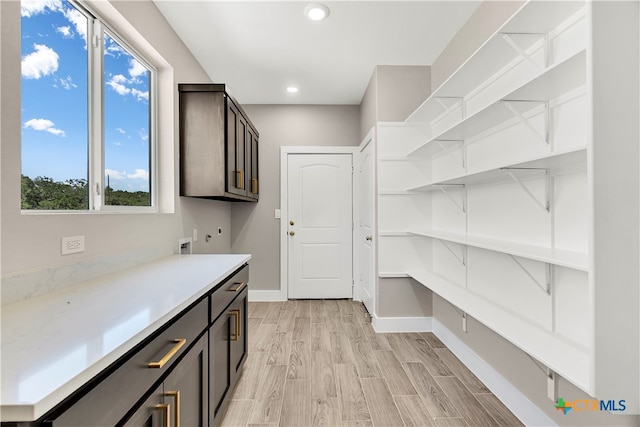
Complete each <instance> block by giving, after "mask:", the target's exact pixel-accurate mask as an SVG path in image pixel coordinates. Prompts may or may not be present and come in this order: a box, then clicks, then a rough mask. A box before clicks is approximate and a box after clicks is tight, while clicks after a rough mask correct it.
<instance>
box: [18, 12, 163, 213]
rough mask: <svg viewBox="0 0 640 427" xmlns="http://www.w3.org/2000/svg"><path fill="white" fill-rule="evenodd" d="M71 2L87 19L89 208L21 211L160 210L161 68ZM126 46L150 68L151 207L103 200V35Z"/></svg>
mask: <svg viewBox="0 0 640 427" xmlns="http://www.w3.org/2000/svg"><path fill="white" fill-rule="evenodd" d="M69 3H70V4H71V5H72V6H73V7H75V8H76V9H77V10H78V11H79V12H80V13H82V14H83V15H84V16H85V17H86V18H87V55H88V59H87V61H88V67H87V78H88V85H87V97H88V100H87V109H88V111H87V120H88V141H87V144H88V159H87V161H88V173H87V191H88V199H89V206H88V209H87V210H84V209H83V210H67V209H56V210H45V209H42V210H41V209H29V210H22V211H21V212H22V213H26V214H43V213H54V214H66V213H157V212H158V182H159V180H158V170H157V169H158V160H157V151H158V147H157V144H158V137H157V135H158V129H157V114H158V106H157V99H158V89H157V88H158V70H157V69H156V67H154V66H153V65H152V64H151V63H150V62H149V61H148V60H146V59H145V58H144V57H143V56H142V55H141V54H140V53H138V52H137V50H136V49H134V48H133V47H132V46H131V45H130V44H129V43H127V42H126V41H125V40H124V39H123V38H122V37H121V36H120V35H119V34H118V33H117V32H116V31H114V30H113V29H112V28H111V27H109V25H108V24H107V23H106V22H105V21H104V20H103V19H101V18H100V16H99V14H97V13H95V11H93V10H91V9H90V8H89V7H87V5H85V4H84V3H83V2H81V1H78V0H69ZM105 33H106V34H107V35H108V36H109V37H111V38H112V39H113V40H115V41H116V42H117V43H118V44H119V45H120V46H122V47H123V48H124V49H126V51H127V53H129V54H130V55H131V56H133V57H134V58H135V59H136V60H137V61H139V62H140V63H141V64H142V65H144V66H145V67H146V68H147V69H148V70H149V71H150V76H149V115H150V117H149V186H150V200H151V203H150V206H109V205H105V203H104V193H105V183H104V181H105V179H104V171H105V162H104V158H105V132H104V84H105V82H104V34H105Z"/></svg>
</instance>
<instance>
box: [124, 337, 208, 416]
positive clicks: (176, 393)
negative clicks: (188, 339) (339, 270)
mask: <svg viewBox="0 0 640 427" xmlns="http://www.w3.org/2000/svg"><path fill="white" fill-rule="evenodd" d="M208 355H209V346H208V342H207V334H203V335H202V337H200V339H199V340H198V341H197V342H196V344H195V345H194V346H193V347H192V348H191V349H190V350H189V351H188V352H187V353H186V354H185V355H184V357H183V358H182V360H180V361H179V362H178V363H177V364H176V366H175V367H174V369H173V371H171V373H169V375H168V376H167V377H166V378H165V380H164V382H163V383H162V385H161V386H160V387H159V388H158V389H156V390H155V391H154V392H153V393H152V394H151V396H150V397H149V398H148V399H147V400H146V401H145V402H144V403H143V404H142V405H141V406H140V407H139V408H138V409H137V410H136V411H135V413H134V414H133V415H132V416H131V417H130V418H128V420H127V421H126V422H124V423H122V425H125V426H130V427H156V426H157V427H179V426H182V427H205V426H208V406H207V405H208V402H209V400H208V398H209V394H208V389H209V384H208V381H207V378H208V373H209V359H208Z"/></svg>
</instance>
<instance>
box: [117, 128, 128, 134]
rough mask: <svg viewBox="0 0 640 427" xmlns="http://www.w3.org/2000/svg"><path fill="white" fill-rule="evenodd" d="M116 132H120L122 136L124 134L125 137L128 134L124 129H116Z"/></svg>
mask: <svg viewBox="0 0 640 427" xmlns="http://www.w3.org/2000/svg"><path fill="white" fill-rule="evenodd" d="M116 130H117V131H118V132H120V133H121V134H123V135H124V134H125V133H127V132H126V131H125V130H124V129H122V128H116Z"/></svg>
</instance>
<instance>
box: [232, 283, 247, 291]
mask: <svg viewBox="0 0 640 427" xmlns="http://www.w3.org/2000/svg"><path fill="white" fill-rule="evenodd" d="M234 285H236V287H235V288H229V289H228V291H229V292H240V291H241V290H242V288H244V287H245V283H244V282H235V283H234Z"/></svg>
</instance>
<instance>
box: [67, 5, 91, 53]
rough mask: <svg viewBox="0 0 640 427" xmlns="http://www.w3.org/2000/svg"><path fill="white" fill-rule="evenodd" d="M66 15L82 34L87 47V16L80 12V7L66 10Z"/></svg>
mask: <svg viewBox="0 0 640 427" xmlns="http://www.w3.org/2000/svg"><path fill="white" fill-rule="evenodd" d="M64 16H65V17H66V18H67V19H68V20H69V22H71V24H73V26H74V28H75V29H76V32H77V33H78V34H80V36H81V37H82V40H84V43H85V49H86V47H87V46H86V44H87V18H86V17H85V16H84V15H83V14H81V13H80V12H78V9H76V8H74V7H71V8H69V9H66V10H65V11H64Z"/></svg>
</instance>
